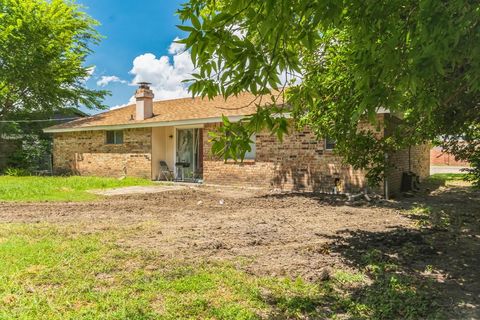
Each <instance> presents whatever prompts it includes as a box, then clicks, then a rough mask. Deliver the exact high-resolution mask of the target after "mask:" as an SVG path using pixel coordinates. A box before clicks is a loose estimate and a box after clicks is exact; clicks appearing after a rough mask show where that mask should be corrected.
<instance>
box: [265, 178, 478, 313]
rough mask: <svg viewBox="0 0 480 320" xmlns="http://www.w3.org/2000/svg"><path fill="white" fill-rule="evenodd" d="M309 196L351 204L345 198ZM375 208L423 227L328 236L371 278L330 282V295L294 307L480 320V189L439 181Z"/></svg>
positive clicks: (334, 247)
mask: <svg viewBox="0 0 480 320" xmlns="http://www.w3.org/2000/svg"><path fill="white" fill-rule="evenodd" d="M281 196H283V195H275V197H281ZM285 196H287V197H288V196H289V195H285ZM296 196H298V194H297V195H296ZM304 196H306V197H310V198H311V197H316V199H318V201H320V202H322V203H326V204H328V205H332V204H333V205H345V202H344V201H343V200H341V199H339V198H338V197H336V198H335V197H333V198H332V197H331V196H330V197H329V196H323V195H312V194H305V195H304ZM375 206H388V207H393V208H396V209H398V212H399V214H402V215H406V216H407V217H408V218H409V219H411V221H412V222H413V224H414V225H415V227H412V228H405V227H397V228H392V229H391V230H388V231H383V232H371V231H358V230H357V231H352V230H342V231H338V232H337V234H336V235H334V236H332V235H326V234H325V235H324V236H325V237H328V238H329V239H331V242H330V247H329V250H330V252H332V253H337V254H340V255H341V256H342V260H343V261H344V263H345V264H346V265H348V266H350V267H351V268H353V269H355V270H359V271H360V272H361V273H363V274H364V275H366V278H367V279H368V280H367V281H365V282H363V283H362V284H357V285H351V284H350V285H348V284H347V285H344V284H343V285H342V284H339V282H338V280H335V279H334V280H332V281H326V282H323V284H322V286H323V288H324V289H323V290H324V296H323V297H321V298H319V299H315V298H310V299H305V298H304V297H297V299H296V302H292V303H294V304H296V305H294V307H295V308H300V310H303V311H302V312H303V313H304V314H312V312H313V314H317V315H318V314H322V315H323V314H325V312H326V314H330V315H337V316H339V317H340V318H344V317H345V318H352V317H353V318H355V319H357V318H358V319H480V191H478V190H473V189H472V188H471V187H468V186H449V187H446V186H445V182H444V181H441V180H432V181H429V182H428V183H427V184H426V186H424V188H423V189H422V190H421V191H420V192H419V193H418V194H416V195H415V196H414V197H412V198H404V199H401V200H399V201H397V202H393V203H392V202H390V203H382V202H378V203H376V204H375ZM319 232H321V230H319ZM274 301H275V300H274ZM302 308H303V309H302ZM342 315H344V317H343V316H342ZM272 318H282V317H281V316H279V315H275V316H272Z"/></svg>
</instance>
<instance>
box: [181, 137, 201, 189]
mask: <svg viewBox="0 0 480 320" xmlns="http://www.w3.org/2000/svg"><path fill="white" fill-rule="evenodd" d="M201 130H202V129H199V128H192V129H177V135H176V136H177V141H176V146H177V148H176V149H177V150H176V159H175V168H176V170H175V171H176V178H177V180H183V181H197V180H199V179H201V175H202V172H201V171H202V170H201V163H202V161H201V157H202V155H201V150H200V149H201V147H202V145H201V141H200V140H201Z"/></svg>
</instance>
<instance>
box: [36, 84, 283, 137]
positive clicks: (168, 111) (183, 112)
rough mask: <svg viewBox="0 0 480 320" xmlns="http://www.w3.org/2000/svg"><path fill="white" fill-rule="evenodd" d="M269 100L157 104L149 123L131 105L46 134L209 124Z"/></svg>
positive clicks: (245, 112) (249, 98)
mask: <svg viewBox="0 0 480 320" xmlns="http://www.w3.org/2000/svg"><path fill="white" fill-rule="evenodd" d="M279 100H280V99H279ZM269 101H270V96H268V97H267V96H264V97H261V98H255V96H254V95H252V94H250V93H241V94H239V95H238V96H236V97H229V98H228V99H227V100H225V99H224V98H223V97H221V96H219V97H215V98H213V99H211V100H209V99H202V98H183V99H174V100H164V101H154V103H153V114H154V116H153V117H152V118H148V119H145V120H134V118H135V104H131V105H128V106H126V107H122V108H118V109H114V110H110V111H107V112H103V113H100V114H97V115H93V116H90V117H86V118H82V119H78V120H74V121H70V122H67V123H63V124H59V125H56V126H53V127H49V128H47V129H45V132H55V131H83V130H99V129H104V128H105V127H108V126H112V127H113V126H124V127H132V128H134V127H148V126H155V124H159V123H163V124H165V125H168V123H169V122H179V121H188V120H199V121H200V120H205V121H206V122H208V121H207V120H208V119H210V120H212V119H218V118H220V117H221V116H222V115H225V116H228V117H232V116H246V115H250V114H253V113H255V111H256V108H257V107H256V105H257V104H265V103H267V102H269ZM132 119H133V120H132ZM200 122H201V121H200Z"/></svg>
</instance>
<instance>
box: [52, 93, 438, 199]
mask: <svg viewBox="0 0 480 320" xmlns="http://www.w3.org/2000/svg"><path fill="white" fill-rule="evenodd" d="M254 100H255V97H254V96H252V95H251V94H248V93H243V94H240V95H238V96H237V97H231V98H228V99H227V100H225V99H224V98H223V97H217V98H214V99H212V100H206V99H205V100H204V99H201V98H194V99H192V98H185V99H176V100H168V101H156V102H153V93H152V91H151V90H150V88H149V87H148V84H141V86H140V88H139V89H138V90H137V92H136V104H133V105H129V106H126V107H123V108H119V109H115V110H111V111H108V112H105V113H101V114H98V115H95V116H91V117H87V118H84V119H79V120H75V121H72V122H68V123H65V124H61V125H57V126H53V127H50V128H47V129H45V132H49V133H53V140H54V147H53V161H54V169H55V171H56V172H59V173H60V172H70V173H75V174H81V175H99V176H113V177H118V176H123V175H127V176H137V177H144V178H150V179H157V177H158V176H159V173H160V172H159V170H160V165H159V163H160V161H165V162H166V163H167V164H168V167H169V168H170V169H171V170H173V171H174V172H175V173H176V176H177V177H178V178H183V179H185V180H187V179H188V178H198V177H203V182H205V183H208V184H217V185H239V186H251V187H266V188H279V189H283V190H315V191H323V192H332V191H333V190H334V188H336V190H338V191H340V192H351V191H356V190H360V189H362V188H364V187H365V185H366V179H365V172H363V171H360V170H354V169H353V168H352V167H351V166H348V165H345V164H343V163H342V158H341V157H339V156H336V155H335V154H334V153H333V150H332V149H333V148H334V142H333V141H325V140H320V141H319V140H318V139H317V138H316V137H315V135H314V134H313V133H312V132H311V131H309V130H308V129H305V130H303V131H300V132H298V131H296V132H293V133H291V134H290V135H288V136H286V137H284V140H283V143H282V142H280V141H278V140H277V139H276V137H275V136H272V135H270V134H269V133H267V132H265V133H258V134H257V135H256V137H254V140H255V143H254V145H252V152H250V153H248V154H247V156H246V159H245V160H244V162H243V163H235V162H234V161H227V162H224V161H223V160H222V159H216V158H214V157H212V155H211V153H210V142H209V137H208V132H209V131H212V130H215V128H216V127H217V126H220V125H221V124H220V123H221V117H222V115H225V116H228V117H229V118H230V120H231V121H238V120H240V119H241V118H243V117H244V116H245V115H250V114H253V113H254V112H255V111H256V106H255V103H253V102H254ZM265 100H267V99H265ZM256 101H257V102H259V101H260V100H256ZM378 117H379V120H380V121H387V120H388V119H391V118H393V116H392V115H390V114H388V113H379V114H378ZM372 130H373V128H372ZM377 134H378V135H384V134H385V132H384V131H380V132H377ZM409 156H410V157H409ZM389 159H390V160H391V161H393V164H394V165H395V169H393V170H391V172H390V174H389V177H388V188H389V190H391V191H392V193H393V192H395V191H397V190H399V189H400V184H401V177H402V172H404V171H407V170H408V169H409V168H410V170H411V171H413V172H415V173H417V174H418V175H419V176H420V177H421V178H425V177H427V176H428V174H429V163H430V159H429V147H428V146H417V147H412V148H411V150H410V152H408V151H405V152H397V153H396V154H393V155H389Z"/></svg>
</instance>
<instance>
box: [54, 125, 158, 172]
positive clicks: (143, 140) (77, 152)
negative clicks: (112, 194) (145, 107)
mask: <svg viewBox="0 0 480 320" xmlns="http://www.w3.org/2000/svg"><path fill="white" fill-rule="evenodd" d="M151 132H152V130H151V129H150V128H145V129H143V128H142V129H127V130H124V133H123V142H124V143H123V144H119V145H113V144H106V143H105V131H82V132H67V133H56V134H54V143H53V166H54V171H55V172H56V173H74V174H80V175H94V176H110V177H120V176H123V175H127V176H134V177H142V178H148V179H150V178H151V176H152V161H151V158H152V151H151V150H152V143H151Z"/></svg>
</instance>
